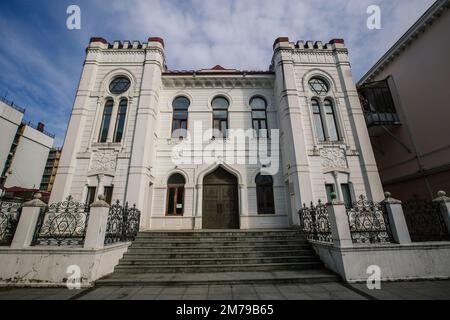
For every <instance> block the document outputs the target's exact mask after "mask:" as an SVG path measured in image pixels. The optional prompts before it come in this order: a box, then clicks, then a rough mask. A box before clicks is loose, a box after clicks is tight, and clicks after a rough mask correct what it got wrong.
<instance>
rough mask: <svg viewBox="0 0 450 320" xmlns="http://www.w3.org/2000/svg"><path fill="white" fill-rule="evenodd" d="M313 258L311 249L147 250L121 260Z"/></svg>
mask: <svg viewBox="0 0 450 320" xmlns="http://www.w3.org/2000/svg"><path fill="white" fill-rule="evenodd" d="M311 255H312V256H315V252H314V250H312V249H305V250H289V251H281V250H278V251H276V250H272V251H250V252H248V251H243V252H240V251H218V252H215V251H177V252H173V251H171V252H160V253H155V252H154V251H153V250H151V249H150V250H147V251H145V252H139V251H138V252H136V250H130V251H128V252H127V253H125V254H124V255H123V259H124V260H125V259H126V260H129V259H142V258H143V257H147V258H149V259H192V258H210V259H213V258H214V259H219V258H245V257H249V258H257V257H279V256H311Z"/></svg>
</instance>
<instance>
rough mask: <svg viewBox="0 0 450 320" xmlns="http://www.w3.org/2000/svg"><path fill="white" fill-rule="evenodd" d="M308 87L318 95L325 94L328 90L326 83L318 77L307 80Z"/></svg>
mask: <svg viewBox="0 0 450 320" xmlns="http://www.w3.org/2000/svg"><path fill="white" fill-rule="evenodd" d="M309 87H310V88H311V90H312V91H313V92H314V93H315V94H317V95H319V96H322V95H325V94H326V93H327V92H328V90H329V89H328V85H327V83H326V82H325V81H323V80H322V79H319V78H312V79H311V80H309Z"/></svg>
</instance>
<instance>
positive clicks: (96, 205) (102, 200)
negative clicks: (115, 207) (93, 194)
mask: <svg viewBox="0 0 450 320" xmlns="http://www.w3.org/2000/svg"><path fill="white" fill-rule="evenodd" d="M91 207H94V208H102V207H103V208H109V204H108V203H106V202H105V196H104V195H102V194H100V195H99V196H98V200H97V201H95V202H94V203H93V204H91Z"/></svg>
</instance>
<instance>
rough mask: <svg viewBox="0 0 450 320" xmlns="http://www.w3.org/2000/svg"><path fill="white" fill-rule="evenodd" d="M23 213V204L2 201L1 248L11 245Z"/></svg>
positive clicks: (0, 212) (0, 213) (0, 219)
mask: <svg viewBox="0 0 450 320" xmlns="http://www.w3.org/2000/svg"><path fill="white" fill-rule="evenodd" d="M21 212H22V204H21V203H17V202H9V201H1V200H0V246H10V245H11V242H12V239H13V237H14V234H15V232H16V228H17V224H18V223H19V219H20V214H21Z"/></svg>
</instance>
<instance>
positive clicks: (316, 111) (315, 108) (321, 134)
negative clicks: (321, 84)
mask: <svg viewBox="0 0 450 320" xmlns="http://www.w3.org/2000/svg"><path fill="white" fill-rule="evenodd" d="M311 105H312V112H313V119H314V128H315V130H316V135H317V139H318V140H319V141H325V130H324V127H323V120H322V112H321V111H320V104H319V101H317V100H315V99H313V100H312V101H311Z"/></svg>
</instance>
